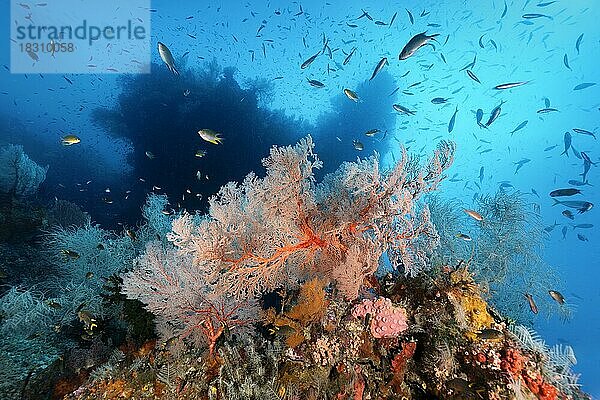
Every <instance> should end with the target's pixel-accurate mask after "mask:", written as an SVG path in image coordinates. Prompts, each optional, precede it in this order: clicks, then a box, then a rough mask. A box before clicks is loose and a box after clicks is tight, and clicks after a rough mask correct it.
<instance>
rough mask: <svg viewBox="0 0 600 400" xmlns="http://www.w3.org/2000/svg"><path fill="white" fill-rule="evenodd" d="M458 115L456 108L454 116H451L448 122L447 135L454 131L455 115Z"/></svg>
mask: <svg viewBox="0 0 600 400" xmlns="http://www.w3.org/2000/svg"><path fill="white" fill-rule="evenodd" d="M457 113H458V106H456V110H455V111H454V114H453V115H452V118H450V122H449V123H448V133H451V132H452V130H453V129H454V123H455V122H456V114H457Z"/></svg>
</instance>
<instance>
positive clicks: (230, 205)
mask: <svg viewBox="0 0 600 400" xmlns="http://www.w3.org/2000/svg"><path fill="white" fill-rule="evenodd" d="M313 147H314V145H313V142H312V139H311V138H310V137H308V138H306V139H304V140H302V141H301V142H300V143H299V144H298V145H296V146H295V147H291V146H288V147H281V148H277V147H274V148H273V149H272V150H271V155H270V156H269V157H268V158H266V159H265V160H263V164H264V165H265V167H266V169H267V174H266V176H265V177H264V178H262V179H260V178H258V177H257V176H256V175H254V174H250V175H248V176H247V177H246V179H245V180H244V182H243V183H242V184H241V185H236V184H234V183H229V184H227V185H225V186H224V187H223V188H221V190H220V192H219V193H218V195H217V196H215V197H213V198H212V199H211V200H210V209H209V215H208V217H206V218H205V219H203V220H202V221H201V222H200V223H198V224H195V223H193V220H192V218H191V216H188V215H184V216H182V217H180V218H179V219H177V220H175V221H174V223H173V232H172V233H171V234H170V235H169V236H168V237H169V240H171V241H172V242H173V243H174V244H175V245H176V246H177V247H178V248H180V249H181V251H182V252H184V253H187V254H191V255H193V257H194V263H195V264H196V266H197V268H198V269H199V270H202V271H206V272H207V273H208V275H207V280H208V281H209V282H216V286H215V287H216V289H217V290H218V291H221V292H222V293H231V294H233V295H235V296H236V297H237V298H239V299H243V298H253V297H254V296H255V295H257V294H258V293H263V292H265V291H268V290H273V289H275V288H276V287H278V286H284V287H288V288H294V287H297V286H298V283H299V282H300V281H301V280H303V279H306V277H307V276H308V275H310V274H317V275H319V274H320V275H323V276H325V277H327V278H328V279H329V280H331V281H333V282H335V283H336V285H337V289H338V290H339V292H340V293H341V294H342V295H343V296H344V297H345V298H347V299H354V298H356V297H357V296H358V293H359V290H360V287H361V285H363V281H364V278H365V277H367V276H370V275H372V274H373V273H374V272H375V271H376V270H377V268H378V266H379V260H380V257H381V255H382V254H383V253H384V252H385V251H386V250H389V251H390V253H391V254H392V255H393V257H391V258H392V263H393V265H394V266H395V267H396V268H402V269H403V270H404V271H405V272H406V273H407V274H411V275H412V274H415V273H417V272H418V271H420V270H422V269H423V268H424V260H425V258H426V254H427V252H428V251H429V249H430V247H431V246H435V244H436V234H435V229H434V227H433V225H432V224H431V222H430V221H429V213H428V211H427V209H426V208H423V210H422V212H421V213H420V214H417V213H416V211H415V203H416V201H417V199H418V198H419V196H420V195H421V194H422V193H426V192H428V191H431V190H433V189H435V188H436V187H437V184H438V183H439V182H440V180H441V179H442V178H443V171H444V170H445V169H446V168H448V167H449V166H450V164H451V163H452V159H453V153H454V145H453V144H452V143H448V142H442V144H441V145H440V146H439V148H438V150H437V151H436V153H435V155H434V157H433V158H432V159H431V160H430V161H429V163H428V164H426V165H425V167H424V168H420V166H419V163H418V160H417V159H415V158H413V157H410V156H408V155H407V153H406V152H405V151H403V153H402V154H403V155H402V159H401V160H400V161H399V163H398V165H396V166H395V167H394V168H393V169H392V170H391V171H389V172H381V171H380V167H379V159H378V157H377V156H374V157H370V158H367V159H364V160H358V161H357V162H355V163H344V164H343V165H342V166H341V167H340V169H339V170H338V171H337V172H336V173H334V174H331V175H328V176H327V177H325V179H324V181H323V182H322V183H321V184H318V185H316V184H315V182H314V178H313V170H314V169H315V168H319V167H320V165H321V163H320V161H319V159H318V158H317V156H316V155H315V154H314V153H313ZM421 237H427V238H428V240H422V241H420V240H419V238H421Z"/></svg>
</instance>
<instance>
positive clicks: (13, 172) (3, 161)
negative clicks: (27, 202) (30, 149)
mask: <svg viewBox="0 0 600 400" xmlns="http://www.w3.org/2000/svg"><path fill="white" fill-rule="evenodd" d="M46 172H48V167H45V168H43V167H40V166H39V165H37V164H36V163H35V162H34V161H32V160H31V159H30V158H29V157H28V156H27V154H25V153H24V152H23V146H18V145H12V144H11V145H8V146H6V147H4V148H2V149H0V193H6V194H8V195H10V196H13V197H19V196H28V195H32V194H34V193H35V192H37V190H38V187H39V186H40V185H41V184H42V182H44V180H45V179H46Z"/></svg>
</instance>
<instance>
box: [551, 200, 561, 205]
mask: <svg viewBox="0 0 600 400" xmlns="http://www.w3.org/2000/svg"><path fill="white" fill-rule="evenodd" d="M552 201H554V204H552V205H553V206H555V205H557V204H562V201H560V200H556V199H552Z"/></svg>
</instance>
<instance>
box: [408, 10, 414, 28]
mask: <svg viewBox="0 0 600 400" xmlns="http://www.w3.org/2000/svg"><path fill="white" fill-rule="evenodd" d="M406 13H407V14H408V19H409V20H410V23H411V25H414V23H415V19H414V18H413V15H412V14H411V13H410V11H408V8H407V9H406Z"/></svg>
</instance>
